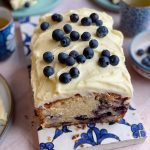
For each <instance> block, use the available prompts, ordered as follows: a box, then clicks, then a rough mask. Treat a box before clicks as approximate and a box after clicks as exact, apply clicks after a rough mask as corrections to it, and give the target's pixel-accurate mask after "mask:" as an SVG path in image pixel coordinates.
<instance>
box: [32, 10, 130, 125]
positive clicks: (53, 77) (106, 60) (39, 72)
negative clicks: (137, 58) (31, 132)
mask: <svg viewBox="0 0 150 150" xmlns="http://www.w3.org/2000/svg"><path fill="white" fill-rule="evenodd" d="M112 25H113V20H112V18H111V17H110V16H109V15H107V14H106V13H102V12H99V11H96V10H92V9H88V8H82V9H79V10H71V11H69V12H67V13H64V14H57V13H56V14H46V15H45V16H43V17H41V18H40V21H39V25H38V26H37V28H36V29H35V31H34V34H33V37H32V42H31V49H32V71H31V82H32V88H33V92H34V104H35V112H36V115H37V116H38V118H39V120H40V123H41V125H42V127H44V128H47V127H53V126H59V125H70V124H78V123H88V122H101V123H106V122H108V123H113V122H117V121H118V120H119V119H120V118H122V117H123V116H124V115H125V113H126V111H127V109H128V106H129V102H130V98H131V97H132V84H131V81H130V75H129V73H128V71H127V69H126V66H125V57H124V53H123V49H122V42H123V36H122V34H121V33H120V32H119V31H117V30H114V29H113V28H112Z"/></svg>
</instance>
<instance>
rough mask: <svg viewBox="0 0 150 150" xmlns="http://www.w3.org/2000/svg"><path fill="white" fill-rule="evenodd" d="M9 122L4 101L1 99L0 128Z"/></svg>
mask: <svg viewBox="0 0 150 150" xmlns="http://www.w3.org/2000/svg"><path fill="white" fill-rule="evenodd" d="M6 122H7V113H6V112H5V109H4V105H3V102H2V99H1V97H0V126H1V125H5V124H6Z"/></svg>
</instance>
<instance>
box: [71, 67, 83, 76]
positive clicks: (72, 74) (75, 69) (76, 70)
mask: <svg viewBox="0 0 150 150" xmlns="http://www.w3.org/2000/svg"><path fill="white" fill-rule="evenodd" d="M69 73H70V75H71V77H72V78H77V77H78V76H79V74H80V71H79V70H78V68H76V67H73V68H71V69H70V71H69Z"/></svg>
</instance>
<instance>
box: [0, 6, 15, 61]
mask: <svg viewBox="0 0 150 150" xmlns="http://www.w3.org/2000/svg"><path fill="white" fill-rule="evenodd" d="M0 18H3V19H6V20H7V21H8V24H6V25H5V26H4V27H3V28H0V61H3V60H6V59H7V58H9V57H10V56H11V55H12V53H13V52H14V51H15V49H16V41H15V25H14V22H13V17H12V15H11V13H10V11H9V10H7V9H6V8H3V7H0Z"/></svg>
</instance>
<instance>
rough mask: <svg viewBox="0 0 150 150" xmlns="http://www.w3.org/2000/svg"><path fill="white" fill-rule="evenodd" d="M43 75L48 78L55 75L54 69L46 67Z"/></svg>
mask: <svg viewBox="0 0 150 150" xmlns="http://www.w3.org/2000/svg"><path fill="white" fill-rule="evenodd" d="M43 73H44V75H45V76H46V77H49V76H51V75H53V74H54V69H53V67H51V66H46V67H45V68H44V70H43Z"/></svg>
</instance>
